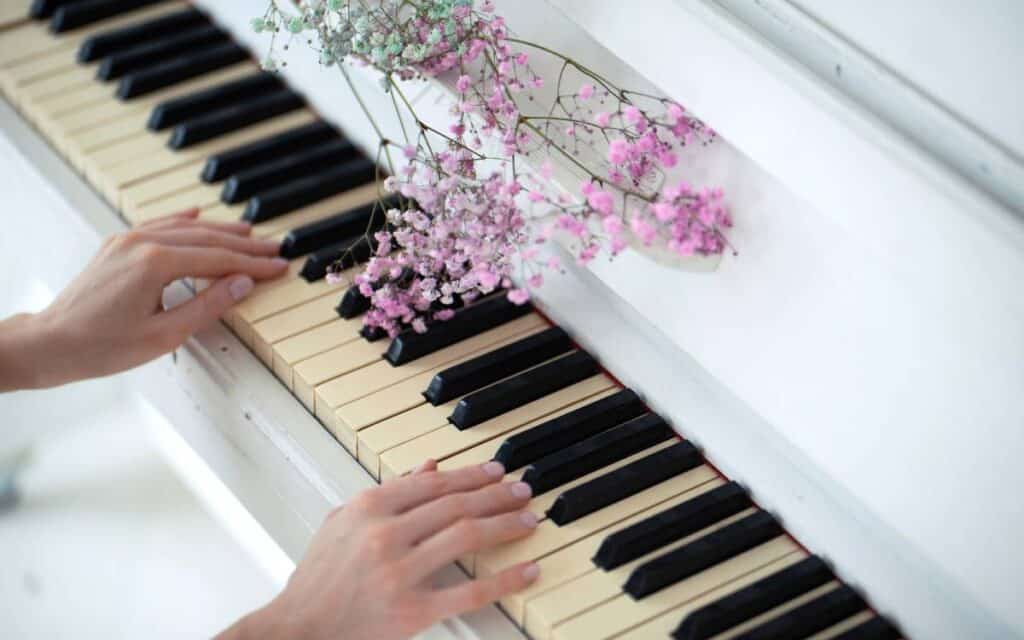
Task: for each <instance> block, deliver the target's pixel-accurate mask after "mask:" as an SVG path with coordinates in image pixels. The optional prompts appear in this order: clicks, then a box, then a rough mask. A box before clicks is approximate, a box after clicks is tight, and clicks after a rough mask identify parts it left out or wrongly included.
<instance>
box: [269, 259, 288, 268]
mask: <svg viewBox="0 0 1024 640" xmlns="http://www.w3.org/2000/svg"><path fill="white" fill-rule="evenodd" d="M272 262H273V263H274V266H275V267H277V268H279V269H280V268H284V267H287V266H288V261H287V260H285V259H284V258H274V259H273V260H272Z"/></svg>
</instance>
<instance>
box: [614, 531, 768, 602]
mask: <svg viewBox="0 0 1024 640" xmlns="http://www.w3.org/2000/svg"><path fill="white" fill-rule="evenodd" d="M780 535H782V526H781V525H780V524H779V522H778V520H776V519H775V518H773V517H772V515H771V514H769V513H767V512H765V511H759V512H757V513H754V514H751V515H749V516H747V517H746V518H743V519H742V520H738V521H736V522H733V523H732V524H729V525H726V526H725V527H722V528H721V529H719V530H718V531H715V532H712V533H709V534H708V535H706V536H703V537H701V538H698V539H697V540H694V541H693V542H691V543H689V544H686V545H683V546H682V547H679V548H678V549H675V550H674V551H669V552H668V553H666V554H664V555H662V556H659V557H657V558H655V559H653V560H650V561H648V562H646V563H644V564H642V565H640V566H639V567H637V568H636V569H634V570H633V573H631V574H630V576H629V579H628V580H626V584H625V585H623V587H622V588H623V590H624V591H625V592H626V593H628V594H629V595H631V596H633V597H634V598H636V599H638V600H639V599H640V598H643V597H645V596H649V595H651V594H652V593H655V592H657V591H660V590H662V589H664V588H665V587H669V586H671V585H673V584H675V583H677V582H679V581H681V580H685V579H686V578H689V577H690V576H693V575H696V574H698V573H700V572H701V571H704V570H705V569H708V568H710V567H713V566H715V565H716V564H719V563H721V562H725V561H726V560H728V559H730V558H733V557H735V556H738V555H739V554H741V553H743V552H745V551H749V550H750V549H753V548H754V547H756V546H759V545H762V544H764V543H765V542H768V541H769V540H771V539H773V538H776V537H778V536H780Z"/></svg>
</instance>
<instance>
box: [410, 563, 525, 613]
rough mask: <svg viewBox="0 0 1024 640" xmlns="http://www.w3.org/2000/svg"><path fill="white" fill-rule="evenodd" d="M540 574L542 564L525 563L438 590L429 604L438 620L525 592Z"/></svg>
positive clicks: (431, 597)
mask: <svg viewBox="0 0 1024 640" xmlns="http://www.w3.org/2000/svg"><path fill="white" fill-rule="evenodd" d="M539 575H540V567H538V566H537V564H536V563H533V562H524V563H521V564H517V565H514V566H512V567H509V568H508V569H505V570H504V571H501V572H499V573H496V574H494V575H492V576H487V577H486V578H477V579H476V580H470V581H467V582H464V583H462V584H460V585H458V586H455V587H448V588H447V589H439V590H437V591H435V592H434V593H433V594H432V595H431V596H430V602H429V604H428V606H429V607H430V610H431V611H432V612H433V614H434V616H435V617H437V618H438V619H442V618H450V617H452V616H457V615H459V614H462V613H468V612H470V611H475V610H477V609H479V608H481V607H485V606H487V605H488V604H490V603H492V602H497V601H498V600H501V599H502V598H504V597H506V596H510V595H512V594H513V593H517V592H519V591H522V590H523V589H525V588H526V587H528V586H530V585H531V584H533V583H534V581H536V580H537V576H539Z"/></svg>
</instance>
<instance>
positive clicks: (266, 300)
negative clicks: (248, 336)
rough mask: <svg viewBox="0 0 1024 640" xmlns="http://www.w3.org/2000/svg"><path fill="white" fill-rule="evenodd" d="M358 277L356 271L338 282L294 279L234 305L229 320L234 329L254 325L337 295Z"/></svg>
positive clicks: (342, 276)
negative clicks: (353, 278)
mask: <svg viewBox="0 0 1024 640" xmlns="http://www.w3.org/2000/svg"><path fill="white" fill-rule="evenodd" d="M355 275H356V274H355V272H354V271H349V272H346V273H344V274H341V275H340V276H339V277H341V278H342V280H341V281H340V282H335V283H330V282H327V281H326V280H320V281H317V282H306V281H305V280H303V279H301V278H291V279H289V280H287V281H284V282H281V284H280V286H277V287H274V288H272V289H270V290H268V291H266V292H261V293H260V294H259V295H249V296H248V297H246V299H245V300H244V301H243V302H242V303H239V304H237V305H235V308H234V309H233V310H232V311H233V313H232V314H231V316H230V320H229V321H230V323H231V324H232V326H238V324H239V323H243V324H249V325H252V324H255V323H256V322H259V321H260V320H264V319H266V318H269V317H271V316H273V315H275V314H278V313H281V312H282V311H287V310H288V309H291V308H293V307H297V306H299V305H301V304H305V303H306V302H309V301H310V300H315V299H317V298H319V297H321V296H323V295H326V294H329V293H330V294H333V295H335V296H336V295H337V294H338V292H340V291H341V290H343V289H344V288H345V287H346V286H347V285H348V283H349V282H350V281H351V280H350V279H351V278H352V277H354V276H355ZM352 333H353V334H355V333H356V331H355V330H353V332H352Z"/></svg>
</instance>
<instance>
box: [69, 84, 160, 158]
mask: <svg viewBox="0 0 1024 640" xmlns="http://www.w3.org/2000/svg"><path fill="white" fill-rule="evenodd" d="M115 99H116V98H115ZM148 120H149V111H132V112H129V113H126V114H124V115H123V116H121V117H120V118H118V119H116V120H114V121H113V122H107V123H104V124H99V125H96V126H94V127H91V128H89V129H87V130H85V131H79V132H77V133H73V134H69V136H68V138H69V139H68V140H67V147H68V148H74V149H75V151H76V152H77V153H78V154H79V156H80V155H81V154H84V153H91V152H95V151H97V150H99V149H102V148H103V147H106V146H109V145H112V144H116V143H118V142H121V141H123V140H126V139H128V138H131V137H132V136H137V135H139V134H141V133H143V132H145V131H146V122H147V121H148Z"/></svg>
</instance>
